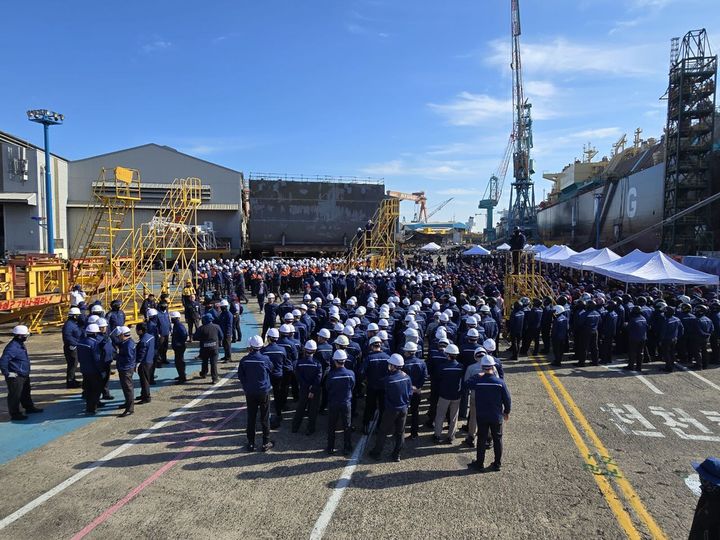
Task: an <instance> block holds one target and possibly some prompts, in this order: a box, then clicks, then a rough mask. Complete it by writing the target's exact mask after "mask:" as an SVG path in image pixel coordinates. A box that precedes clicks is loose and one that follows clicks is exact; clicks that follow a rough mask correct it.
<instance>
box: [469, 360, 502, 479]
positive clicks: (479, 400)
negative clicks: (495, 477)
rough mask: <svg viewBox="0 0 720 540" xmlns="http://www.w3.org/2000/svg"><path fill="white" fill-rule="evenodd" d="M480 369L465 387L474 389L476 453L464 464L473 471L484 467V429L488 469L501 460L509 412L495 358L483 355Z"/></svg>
mask: <svg viewBox="0 0 720 540" xmlns="http://www.w3.org/2000/svg"><path fill="white" fill-rule="evenodd" d="M480 366H481V368H482V370H483V372H482V373H480V374H478V375H475V376H473V377H471V378H470V379H468V381H467V383H466V384H467V387H468V388H469V389H470V390H471V391H473V392H475V415H476V419H477V429H478V442H477V456H476V459H475V461H472V462H471V463H470V464H469V465H468V466H469V467H470V468H473V469H475V470H477V471H484V470H486V469H485V451H486V444H485V443H486V440H487V438H488V433H490V434H491V436H492V441H493V452H494V454H495V459H494V460H493V462H492V464H491V465H490V467H489V470H492V471H499V470H500V466H501V464H502V451H503V447H502V428H503V420H505V421H507V419H508V417H509V416H510V408H511V400H510V392H509V391H508V388H507V386H506V385H505V381H504V380H503V379H501V378H500V377H498V376H497V375H495V371H494V368H495V360H494V359H493V358H492V357H491V356H484V357H483V359H482V360H481V362H480Z"/></svg>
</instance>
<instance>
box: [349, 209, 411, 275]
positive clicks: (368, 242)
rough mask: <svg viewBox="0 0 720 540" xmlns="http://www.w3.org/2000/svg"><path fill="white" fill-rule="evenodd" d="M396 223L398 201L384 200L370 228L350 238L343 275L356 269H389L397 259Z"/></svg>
mask: <svg viewBox="0 0 720 540" xmlns="http://www.w3.org/2000/svg"><path fill="white" fill-rule="evenodd" d="M399 219H400V199H397V198H395V197H388V198H386V199H383V200H382V201H381V202H380V207H379V208H378V209H377V211H376V212H375V215H374V216H373V219H372V222H371V223H372V226H370V227H368V228H366V229H364V230H359V231H358V234H356V235H355V237H354V238H353V241H352V244H351V245H350V251H349V253H348V257H347V262H346V265H345V267H346V268H345V269H346V271H350V270H352V269H354V268H356V267H358V266H363V267H365V268H372V269H380V270H388V269H390V268H392V266H393V264H394V263H395V260H396V258H397V231H398V221H399ZM369 225H370V224H369Z"/></svg>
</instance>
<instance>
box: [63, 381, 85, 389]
mask: <svg viewBox="0 0 720 540" xmlns="http://www.w3.org/2000/svg"><path fill="white" fill-rule="evenodd" d="M80 386H82V385H81V384H80V383H79V382H77V381H68V382H67V383H66V384H65V388H80Z"/></svg>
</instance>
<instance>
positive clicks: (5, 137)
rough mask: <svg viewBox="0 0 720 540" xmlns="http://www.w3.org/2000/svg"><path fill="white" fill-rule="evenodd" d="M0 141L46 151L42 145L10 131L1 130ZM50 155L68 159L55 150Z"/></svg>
mask: <svg viewBox="0 0 720 540" xmlns="http://www.w3.org/2000/svg"><path fill="white" fill-rule="evenodd" d="M0 142H4V143H8V144H14V145H17V146H25V147H28V148H34V149H35V150H40V151H41V152H44V151H45V149H44V148H42V147H40V146H36V145H34V144H33V143H31V142H28V141H26V140H25V139H21V138H20V137H16V136H15V135H12V134H10V133H8V132H6V131H0ZM50 155H51V156H55V157H56V158H58V159H62V160H63V161H68V160H67V159H65V158H64V157H62V156H59V155H57V154H56V153H54V152H50Z"/></svg>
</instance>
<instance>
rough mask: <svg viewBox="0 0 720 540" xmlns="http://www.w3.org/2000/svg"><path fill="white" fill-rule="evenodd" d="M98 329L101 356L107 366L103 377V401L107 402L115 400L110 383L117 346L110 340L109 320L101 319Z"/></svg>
mask: <svg viewBox="0 0 720 540" xmlns="http://www.w3.org/2000/svg"><path fill="white" fill-rule="evenodd" d="M97 325H98V328H99V329H100V333H99V334H98V335H97V340H98V342H99V343H100V356H101V358H102V362H103V364H105V369H104V370H103V372H104V373H105V376H104V377H103V385H102V396H101V399H103V400H105V401H109V400H111V399H115V398H114V397H113V395H112V394H111V393H110V388H109V383H110V372H111V369H110V368H111V365H112V361H113V359H114V357H115V344H114V343H113V341H112V339H111V338H110V335H109V334H108V321H107V319H104V318H102V317H100V318H99V319H98V322H97Z"/></svg>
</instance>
